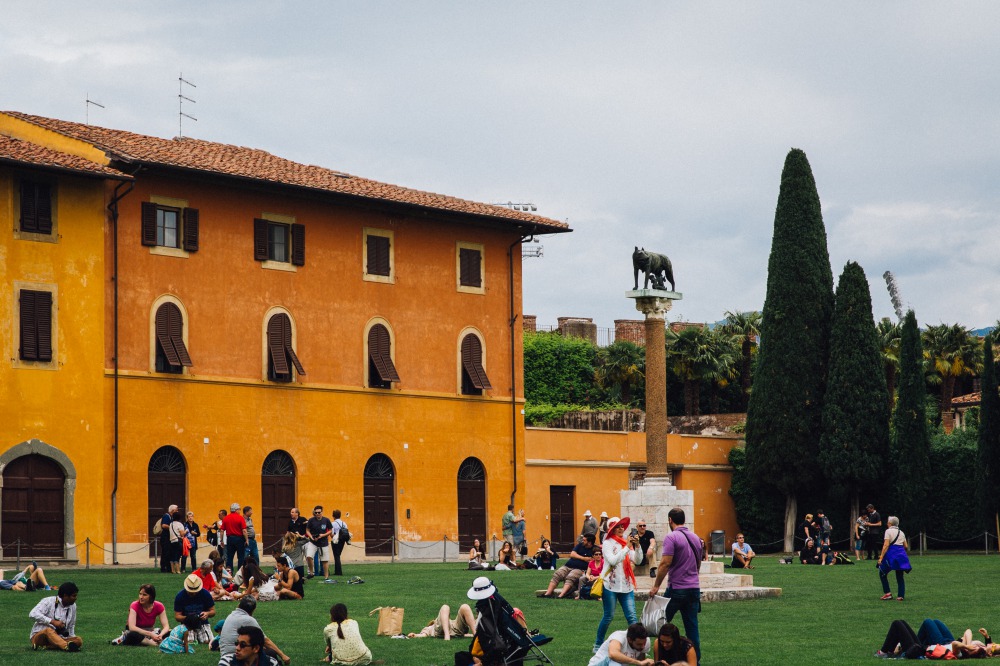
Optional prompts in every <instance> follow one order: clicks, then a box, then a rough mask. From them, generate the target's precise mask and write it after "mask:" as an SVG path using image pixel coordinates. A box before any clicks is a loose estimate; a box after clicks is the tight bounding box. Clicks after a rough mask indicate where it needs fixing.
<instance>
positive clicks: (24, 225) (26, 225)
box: [20, 180, 38, 233]
mask: <svg viewBox="0 0 1000 666" xmlns="http://www.w3.org/2000/svg"><path fill="white" fill-rule="evenodd" d="M20 226H21V231H30V232H32V233H35V232H37V231H38V210H37V200H36V199H35V184H34V183H32V182H29V181H27V180H25V181H21V221H20Z"/></svg>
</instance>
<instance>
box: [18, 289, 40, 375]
mask: <svg viewBox="0 0 1000 666" xmlns="http://www.w3.org/2000/svg"><path fill="white" fill-rule="evenodd" d="M37 293H38V292H35V291H29V290H27V289H22V290H21V293H20V298H19V301H20V303H19V306H20V310H21V312H20V314H21V348H20V353H19V356H20V357H21V359H22V360H24V361H37V360H38V330H37V323H36V321H35V294H37Z"/></svg>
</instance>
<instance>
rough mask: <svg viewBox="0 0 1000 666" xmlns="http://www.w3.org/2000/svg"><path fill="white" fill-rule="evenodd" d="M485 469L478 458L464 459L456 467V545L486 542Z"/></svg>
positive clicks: (465, 545) (465, 547) (469, 545)
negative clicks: (475, 540)
mask: <svg viewBox="0 0 1000 666" xmlns="http://www.w3.org/2000/svg"><path fill="white" fill-rule="evenodd" d="M486 526H487V523H486V468H485V467H483V463H482V462H481V461H480V460H479V459H478V458H466V459H465V460H463V461H462V464H461V465H459V467H458V545H459V547H460V548H462V549H467V548H471V547H472V541H473V539H477V538H478V539H480V540H481V541H483V542H485V540H486Z"/></svg>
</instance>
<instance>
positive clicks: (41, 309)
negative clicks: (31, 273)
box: [35, 291, 52, 361]
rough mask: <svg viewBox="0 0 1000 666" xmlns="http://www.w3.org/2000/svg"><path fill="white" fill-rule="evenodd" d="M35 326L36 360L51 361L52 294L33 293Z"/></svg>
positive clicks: (43, 292) (44, 292)
mask: <svg viewBox="0 0 1000 666" xmlns="http://www.w3.org/2000/svg"><path fill="white" fill-rule="evenodd" d="M35 324H36V326H37V330H38V360H39V361H51V360H52V293H51V292H48V291H36V292H35Z"/></svg>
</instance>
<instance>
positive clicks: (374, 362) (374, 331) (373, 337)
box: [368, 324, 399, 389]
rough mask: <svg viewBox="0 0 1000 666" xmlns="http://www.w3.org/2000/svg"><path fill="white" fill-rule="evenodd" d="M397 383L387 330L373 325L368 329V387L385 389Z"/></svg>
mask: <svg viewBox="0 0 1000 666" xmlns="http://www.w3.org/2000/svg"><path fill="white" fill-rule="evenodd" d="M398 381H399V373H397V372H396V365H395V364H394V363H393V362H392V342H391V338H390V337H389V329H388V328H386V327H385V326H384V325H382V324H375V325H374V326H372V327H371V328H370V329H368V386H369V388H382V389H387V388H391V387H392V382H398Z"/></svg>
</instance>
